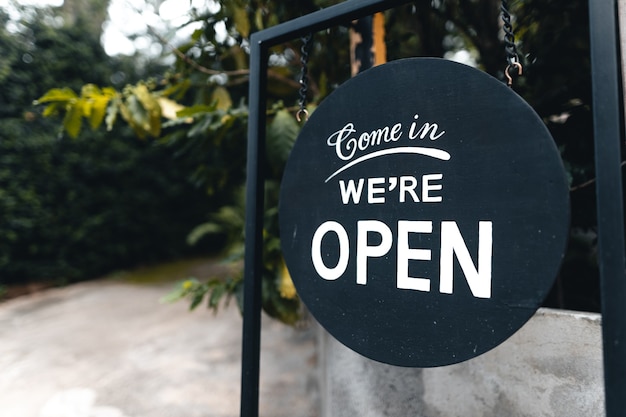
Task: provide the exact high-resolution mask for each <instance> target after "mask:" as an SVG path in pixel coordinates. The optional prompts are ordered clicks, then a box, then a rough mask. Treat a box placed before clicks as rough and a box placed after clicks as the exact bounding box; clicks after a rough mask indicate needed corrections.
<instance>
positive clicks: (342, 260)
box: [311, 221, 350, 281]
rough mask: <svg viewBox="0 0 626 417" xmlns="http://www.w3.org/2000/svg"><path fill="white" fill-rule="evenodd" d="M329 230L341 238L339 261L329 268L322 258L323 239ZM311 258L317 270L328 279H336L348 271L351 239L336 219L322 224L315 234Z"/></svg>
mask: <svg viewBox="0 0 626 417" xmlns="http://www.w3.org/2000/svg"><path fill="white" fill-rule="evenodd" d="M328 232H334V233H335V234H336V235H337V238H338V239H339V261H338V262H337V265H335V267H333V268H329V267H327V266H326V264H325V263H324V259H322V239H323V238H324V236H325V235H326V234H327V233H328ZM311 259H312V260H313V266H314V267H315V271H317V273H318V274H319V276H320V277H322V278H324V279H325V280H327V281H334V280H336V279H337V278H339V277H340V276H342V275H343V273H344V272H345V271H346V268H347V267H348V260H349V259H350V241H349V240H348V233H347V232H346V229H344V228H343V226H342V225H341V224H339V223H337V222H335V221H327V222H324V223H322V224H321V225H320V227H318V228H317V230H316V231H315V234H314V235H313V241H312V242H311Z"/></svg>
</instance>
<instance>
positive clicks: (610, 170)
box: [241, 0, 626, 417]
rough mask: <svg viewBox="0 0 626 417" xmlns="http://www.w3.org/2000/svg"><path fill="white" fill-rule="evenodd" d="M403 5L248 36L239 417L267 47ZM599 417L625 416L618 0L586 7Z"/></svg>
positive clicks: (244, 390) (341, 7) (257, 268)
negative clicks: (600, 357)
mask: <svg viewBox="0 0 626 417" xmlns="http://www.w3.org/2000/svg"><path fill="white" fill-rule="evenodd" d="M409 1H410V0H348V1H346V2H343V3H340V4H337V5H335V6H332V7H329V8H327V9H323V10H320V11H318V12H315V13H311V14H309V15H306V16H303V17H300V18H298V19H294V20H291V21H289V22H285V23H283V24H280V25H277V26H274V27H272V28H269V29H265V30H263V31H260V32H256V33H254V34H252V36H251V37H250V90H249V102H250V115H249V119H248V162H247V175H248V183H247V191H246V230H245V233H246V244H245V245H246V246H245V251H246V252H245V270H244V322H243V343H242V376H241V417H257V416H258V414H259V361H260V347H261V264H262V255H263V237H262V236H263V233H262V229H263V205H264V181H265V167H264V162H263V158H264V155H265V127H266V126H265V125H266V121H265V119H266V117H265V115H266V105H267V103H266V100H267V95H266V84H267V62H268V51H269V48H271V47H272V46H276V45H279V44H281V43H284V42H286V41H289V40H291V39H295V38H298V37H301V36H304V35H306V34H308V33H311V32H317V31H320V30H324V29H327V28H329V27H331V26H335V25H340V24H346V23H348V22H350V21H352V20H355V19H359V18H362V17H365V16H369V15H372V14H374V13H377V12H380V11H384V10H387V9H390V8H392V7H395V6H398V5H401V4H404V3H409ZM589 9H590V31H591V59H592V83H593V112H594V116H593V117H594V142H595V149H596V154H595V158H596V177H597V184H596V190H597V191H596V196H597V206H598V229H599V230H598V234H599V257H600V276H601V285H602V300H603V304H602V316H603V326H602V327H603V343H604V350H603V351H604V370H605V390H606V416H607V417H618V416H621V415H623V412H624V410H626V395H624V392H626V252H625V244H624V207H623V200H622V198H623V196H622V178H621V166H620V163H621V161H620V141H621V138H622V133H623V131H622V115H623V103H622V99H621V97H622V96H621V89H620V87H621V78H620V70H619V59H618V58H619V50H618V48H619V42H618V41H617V33H618V31H617V0H608V1H606V0H589Z"/></svg>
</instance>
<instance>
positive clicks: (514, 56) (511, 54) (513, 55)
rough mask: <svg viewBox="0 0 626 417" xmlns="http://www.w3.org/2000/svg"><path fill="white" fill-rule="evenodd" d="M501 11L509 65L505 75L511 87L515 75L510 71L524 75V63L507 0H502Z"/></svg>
mask: <svg viewBox="0 0 626 417" xmlns="http://www.w3.org/2000/svg"><path fill="white" fill-rule="evenodd" d="M500 11H501V12H502V22H503V30H504V45H505V46H504V49H505V51H506V60H507V62H508V65H507V67H506V69H505V70H504V75H505V76H506V79H507V85H508V86H509V87H511V86H512V85H513V77H511V74H510V71H511V70H517V75H518V76H519V75H522V63H521V62H520V59H519V54H518V53H517V46H516V45H515V32H514V31H513V25H512V24H511V14H510V13H509V10H508V2H507V0H502V2H501V3H500Z"/></svg>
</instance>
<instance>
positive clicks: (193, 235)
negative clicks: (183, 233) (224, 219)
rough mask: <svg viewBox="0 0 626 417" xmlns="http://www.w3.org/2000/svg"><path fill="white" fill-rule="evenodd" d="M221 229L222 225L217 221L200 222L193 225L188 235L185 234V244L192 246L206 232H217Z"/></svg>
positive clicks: (206, 233)
mask: <svg viewBox="0 0 626 417" xmlns="http://www.w3.org/2000/svg"><path fill="white" fill-rule="evenodd" d="M222 230H223V229H222V227H221V226H220V225H218V224H217V223H202V224H200V225H198V226H196V227H194V228H193V230H192V231H191V232H190V233H189V235H188V236H187V244H188V245H189V246H193V245H195V244H196V243H198V241H199V240H200V239H202V238H203V237H204V236H206V235H208V234H213V233H219V232H221V231H222Z"/></svg>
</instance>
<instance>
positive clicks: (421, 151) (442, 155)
mask: <svg viewBox="0 0 626 417" xmlns="http://www.w3.org/2000/svg"><path fill="white" fill-rule="evenodd" d="M398 153H407V154H411V153H412V154H417V155H425V156H430V157H431V158H435V159H441V160H442V161H448V160H450V154H449V153H448V152H446V151H444V150H441V149H434V148H421V147H419V146H405V147H400V148H390V149H382V150H380V151H376V152H372V153H369V154H367V155H363V156H361V157H359V158H357V159H355V160H354V161H351V162H350V163H348V164H346V165H344V166H342V167H341V168H339V169H338V170H337V171H335V172H333V173H332V175H331V176H330V177H328V178H326V181H324V182H325V183H327V182H328V181H330V180H331V179H332V178H333V177H334V176H336V175H337V174H339V173H341V172H343V171H345V170H346V169H348V168H351V167H353V166H355V165H357V164H360V163H361V162H363V161H367V160H368V159H374V158H378V157H379V156H385V155H393V154H398Z"/></svg>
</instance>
